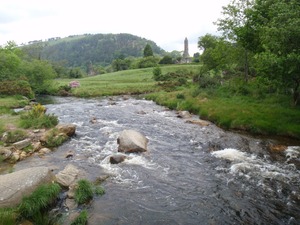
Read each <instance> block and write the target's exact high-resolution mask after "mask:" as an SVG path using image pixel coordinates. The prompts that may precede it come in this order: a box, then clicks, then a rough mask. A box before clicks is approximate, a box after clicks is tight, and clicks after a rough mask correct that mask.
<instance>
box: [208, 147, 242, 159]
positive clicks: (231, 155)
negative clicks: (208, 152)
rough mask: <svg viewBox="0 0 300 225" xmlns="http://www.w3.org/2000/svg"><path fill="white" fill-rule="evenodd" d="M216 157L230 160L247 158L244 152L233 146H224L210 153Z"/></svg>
mask: <svg viewBox="0 0 300 225" xmlns="http://www.w3.org/2000/svg"><path fill="white" fill-rule="evenodd" d="M212 155H213V156H215V157H217V158H222V159H227V160H230V161H243V160H246V159H247V156H246V153H244V152H241V151H239V150H237V149H233V148H225V149H223V150H220V151H215V152H213V153H212Z"/></svg>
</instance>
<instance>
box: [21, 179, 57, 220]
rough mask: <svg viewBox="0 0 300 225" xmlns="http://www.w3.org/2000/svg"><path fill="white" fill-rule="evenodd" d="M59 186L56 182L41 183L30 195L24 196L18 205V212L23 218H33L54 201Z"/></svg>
mask: <svg viewBox="0 0 300 225" xmlns="http://www.w3.org/2000/svg"><path fill="white" fill-rule="evenodd" d="M60 191H61V187H60V186H59V185H58V184H56V183H53V184H49V185H41V186H39V187H38V188H37V189H36V190H35V191H34V192H33V193H32V194H31V195H30V196H25V197H24V198H23V199H22V202H21V204H20V205H19V212H20V214H21V215H22V217H24V218H28V219H30V218H33V217H34V216H35V215H38V214H39V213H41V212H43V211H45V210H46V209H47V208H48V207H49V206H50V205H51V204H53V203H54V202H55V200H56V199H57V197H58V194H59V193H60Z"/></svg>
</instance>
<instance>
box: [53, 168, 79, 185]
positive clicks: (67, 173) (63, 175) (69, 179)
mask: <svg viewBox="0 0 300 225" xmlns="http://www.w3.org/2000/svg"><path fill="white" fill-rule="evenodd" d="M79 174H80V171H79V169H77V168H76V167H75V166H73V165H72V164H68V165H67V166H66V167H65V168H64V169H63V170H62V171H60V172H59V173H58V174H56V181H57V183H59V184H60V185H61V186H63V187H67V188H68V187H69V186H71V184H73V183H74V182H75V181H76V180H77V179H78V176H79Z"/></svg>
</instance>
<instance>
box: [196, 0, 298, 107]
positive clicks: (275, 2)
mask: <svg viewBox="0 0 300 225" xmlns="http://www.w3.org/2000/svg"><path fill="white" fill-rule="evenodd" d="M222 13H223V17H222V18H220V19H219V20H218V21H216V25H217V26H218V30H219V31H221V32H222V36H214V35H211V34H207V35H205V36H202V37H200V38H199V42H198V46H199V48H200V49H201V50H202V51H203V53H202V54H201V56H200V61H201V62H202V63H203V64H204V68H203V69H202V72H201V74H200V77H199V79H201V76H202V77H205V75H207V74H210V76H215V77H217V76H219V78H220V79H221V78H222V79H226V78H230V77H232V76H240V77H243V80H244V84H245V85H247V83H249V81H251V82H252V81H253V80H255V82H257V83H258V84H261V85H263V86H264V87H267V90H266V91H268V92H273V93H276V92H282V93H287V94H290V95H291V96H292V99H293V104H294V105H297V104H299V91H300V90H299V89H300V87H299V86H300V45H299V43H300V2H299V0H233V1H232V2H231V3H230V4H229V5H227V6H224V7H223V12H222ZM212 74H213V75H212Z"/></svg>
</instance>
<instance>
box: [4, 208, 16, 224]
mask: <svg viewBox="0 0 300 225" xmlns="http://www.w3.org/2000/svg"><path fill="white" fill-rule="evenodd" d="M17 215H18V214H17V211H16V209H14V208H0V225H15V224H17V223H16V221H17Z"/></svg>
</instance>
